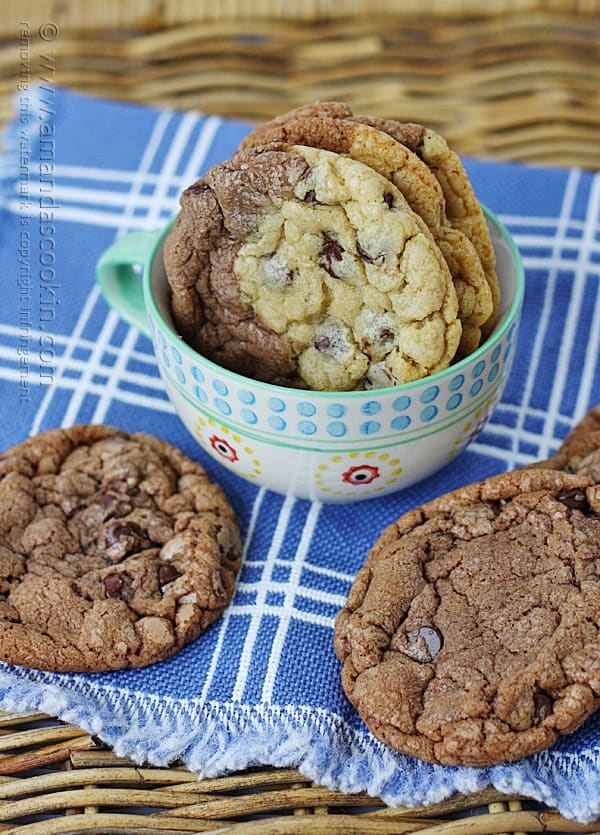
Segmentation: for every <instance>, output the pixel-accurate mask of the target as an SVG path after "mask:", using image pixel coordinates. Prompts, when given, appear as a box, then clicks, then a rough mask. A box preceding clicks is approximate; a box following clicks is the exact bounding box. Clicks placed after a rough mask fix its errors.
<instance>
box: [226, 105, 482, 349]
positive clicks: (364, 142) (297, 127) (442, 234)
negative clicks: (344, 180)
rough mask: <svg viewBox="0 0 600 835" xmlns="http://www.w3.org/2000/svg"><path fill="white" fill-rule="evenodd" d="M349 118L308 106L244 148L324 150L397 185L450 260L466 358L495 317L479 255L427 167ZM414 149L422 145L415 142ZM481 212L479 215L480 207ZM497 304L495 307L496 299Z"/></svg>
mask: <svg viewBox="0 0 600 835" xmlns="http://www.w3.org/2000/svg"><path fill="white" fill-rule="evenodd" d="M329 113H331V114H332V115H328V114H329ZM348 116H351V111H350V110H349V108H346V109H344V106H343V105H341V103H339V102H337V103H324V104H319V105H307V106H305V107H302V108H299V109H298V110H294V111H291V112H290V113H287V114H284V115H283V116H279V117H277V118H276V119H274V120H272V121H271V122H266V123H265V124H262V125H259V126H258V127H257V128H256V129H255V130H254V131H253V132H252V133H250V134H249V135H248V136H247V137H245V139H244V140H243V141H242V143H241V146H240V147H241V148H242V149H247V148H253V147H261V146H264V145H268V144H269V143H286V144H300V145H309V146H311V147H315V148H324V149H325V150H328V151H332V152H334V153H337V154H344V155H346V156H349V157H351V158H352V159H355V160H358V161H359V162H362V163H364V164H365V165H368V166H370V167H371V168H373V169H374V170H375V171H377V172H378V173H379V174H381V175H382V176H384V177H386V178H387V179H388V180H390V181H391V182H393V183H394V185H396V186H397V188H398V189H399V190H400V191H401V192H402V194H403V195H404V197H405V198H406V200H407V202H408V204H409V206H410V207H411V208H412V209H413V211H414V212H416V214H418V215H419V216H420V217H422V218H423V220H424V221H425V223H426V224H427V226H428V227H429V229H430V231H431V233H432V235H433V238H434V240H435V241H436V243H437V244H438V246H439V247H440V249H441V251H442V254H443V256H444V258H445V259H446V262H447V264H448V267H449V269H450V273H451V275H452V277H453V280H454V286H455V289H456V293H457V297H458V304H459V318H460V320H461V324H462V336H461V341H460V345H459V348H458V351H457V358H460V357H463V356H466V355H467V354H469V353H471V352H472V351H474V350H475V348H477V347H478V345H479V344H480V342H481V328H482V326H483V325H484V324H486V323H488V326H489V322H490V321H491V319H492V314H493V312H494V300H493V298H492V292H491V289H490V284H489V282H488V279H487V277H486V274H485V272H484V270H483V266H482V263H481V260H480V258H479V254H478V252H477V250H476V249H475V246H474V245H473V243H472V242H471V240H470V239H469V238H468V237H467V235H465V234H464V233H463V232H462V231H461V230H460V229H458V228H455V226H453V225H452V224H451V223H450V222H449V220H448V219H447V217H446V203H445V196H444V192H443V190H442V187H441V185H440V183H439V181H438V179H437V178H436V176H435V175H434V174H433V172H432V170H431V169H430V168H429V167H428V165H427V164H426V163H425V162H424V161H423V160H422V159H421V158H419V157H418V156H417V155H416V153H414V152H413V151H412V150H410V148H408V147H407V145H406V144H402V142H399V141H397V139H395V138H394V137H393V136H392V135H390V132H389V131H388V132H384V131H383V130H379V129H378V128H376V127H373V126H371V125H369V124H365V123H362V122H360V121H358V120H357V119H356V118H354V117H353V118H348ZM383 124H386V123H383ZM403 127H404V128H406V126H403ZM412 127H413V128H414V127H415V126H412ZM396 133H397V134H398V133H399V131H398V130H396ZM402 135H403V134H402ZM404 138H406V137H404ZM413 144H417V145H418V143H416V142H415V141H414V140H413ZM463 172H464V169H463ZM465 177H466V174H465ZM477 209H478V211H479V214H481V209H480V208H479V205H478V204H477ZM482 217H483V216H482ZM486 231H487V230H486ZM488 239H489V235H488ZM495 303H496V306H497V303H498V299H496V300H495Z"/></svg>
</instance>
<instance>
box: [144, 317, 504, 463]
mask: <svg viewBox="0 0 600 835" xmlns="http://www.w3.org/2000/svg"><path fill="white" fill-rule="evenodd" d="M513 333H514V332H509V333H507V334H504V335H503V338H502V339H501V340H500V341H499V342H498V343H497V344H492V346H491V347H490V349H489V350H488V351H481V352H479V355H478V357H477V360H476V361H475V362H470V363H469V362H465V361H463V362H462V363H461V367H460V368H457V369H455V370H453V369H452V368H450V369H449V370H448V372H443V373H442V374H441V375H439V376H437V375H436V378H435V379H431V380H422V381H417V382H416V383H414V384H407V386H406V387H405V388H404V390H395V389H393V388H388V389H383V390H377V389H371V390H369V391H364V392H348V393H346V392H340V393H338V394H337V395H334V396H332V395H326V394H325V393H322V392H310V391H306V390H301V389H289V390H288V389H284V388H280V389H276V390H275V392H274V390H273V387H268V386H263V385H262V384H258V385H257V386H256V387H253V384H252V381H249V380H244V379H243V378H238V377H237V376H236V375H231V376H226V373H223V372H222V371H221V373H219V369H217V368H216V367H215V366H212V365H211V364H207V365H206V366H204V365H202V366H200V365H199V364H198V362H193V359H192V358H191V357H190V356H189V355H188V354H187V353H186V351H185V350H183V346H181V344H180V343H179V342H175V341H173V342H171V341H170V340H168V339H165V337H164V334H162V333H161V332H160V331H159V330H158V329H156V331H155V334H154V339H155V343H156V348H157V356H158V359H159V364H160V366H161V369H162V372H163V375H165V376H166V377H168V378H169V379H170V380H172V381H173V383H174V384H175V385H176V386H177V387H178V388H179V389H180V391H181V392H186V393H187V397H188V399H189V401H190V402H191V403H192V404H196V406H197V408H201V409H202V410H203V414H204V415H205V416H206V417H207V418H209V419H210V418H212V419H213V420H214V421H215V422H216V424H217V425H219V424H222V425H223V426H225V427H227V429H228V430H229V431H231V432H234V433H235V432H237V433H239V434H240V435H242V436H243V435H244V432H247V433H249V434H248V438H250V439H255V440H257V439H260V438H261V437H263V436H264V438H265V439H270V440H271V441H274V440H275V439H277V438H281V441H280V443H282V444H285V445H288V444H291V443H297V444H298V445H299V447H302V446H305V447H306V448H309V449H310V448H319V443H322V444H324V445H326V444H328V443H329V444H332V445H333V446H332V447H331V448H332V450H337V449H340V450H351V449H352V448H353V445H354V447H355V448H357V449H368V444H369V443H371V444H374V445H375V446H374V449H378V450H380V451H382V454H384V452H383V451H384V450H385V449H386V446H385V445H386V444H388V443H392V444H393V443H395V442H396V441H397V440H400V442H401V443H410V442H412V439H417V438H427V437H433V436H434V435H435V433H437V432H438V431H440V427H441V428H442V429H443V428H444V427H449V426H452V425H458V424H459V422H460V421H464V423H465V424H466V423H468V422H469V421H470V420H473V418H474V416H475V414H476V413H477V411H478V410H479V411H480V410H481V409H482V408H487V406H486V403H487V401H486V400H485V399H484V398H485V397H486V387H487V388H490V389H492V387H493V389H494V390H495V389H496V388H497V386H498V384H499V383H500V378H501V376H502V372H503V362H504V361H505V359H506V357H507V356H509V354H510V351H511V348H512V345H511V341H510V338H511V337H512V335H513ZM491 393H493V392H491ZM332 397H335V399H332ZM490 398H491V394H490ZM489 402H491V399H490V401H489ZM477 419H478V418H477ZM249 446H250V447H252V444H251V443H250V442H249ZM323 448H325V447H323Z"/></svg>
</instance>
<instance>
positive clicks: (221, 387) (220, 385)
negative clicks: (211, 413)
mask: <svg viewBox="0 0 600 835" xmlns="http://www.w3.org/2000/svg"><path fill="white" fill-rule="evenodd" d="M212 385H213V388H214V390H215V391H216V392H217V394H220V395H222V396H223V397H226V396H227V395H228V394H229V389H228V387H227V385H226V384H225V383H224V382H223V381H222V380H213V384H212Z"/></svg>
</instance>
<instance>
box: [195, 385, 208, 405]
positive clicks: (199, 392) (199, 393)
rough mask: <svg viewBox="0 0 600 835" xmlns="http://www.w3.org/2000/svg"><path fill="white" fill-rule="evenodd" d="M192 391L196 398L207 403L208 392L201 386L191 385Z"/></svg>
mask: <svg viewBox="0 0 600 835" xmlns="http://www.w3.org/2000/svg"><path fill="white" fill-rule="evenodd" d="M192 391H193V392H194V396H195V398H196V400H198V401H199V402H200V403H208V394H207V393H206V392H205V391H204V389H203V388H202V387H201V386H193V387H192Z"/></svg>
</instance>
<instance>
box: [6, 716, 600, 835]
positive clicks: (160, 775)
mask: <svg viewBox="0 0 600 835" xmlns="http://www.w3.org/2000/svg"><path fill="white" fill-rule="evenodd" d="M0 775H1V776H0V832H11V833H13V832H14V833H19V835H57V833H83V832H96V833H101V835H117V833H127V834H128V835H142V833H144V835H146V833H147V834H148V835H150V833H157V832H164V833H170V835H180V834H181V835H183V833H190V832H222V831H227V832H230V833H239V835H251V833H252V834H253V835H254V833H255V835H284V833H293V834H294V835H296V834H297V835H302V833H307V835H321V833H322V835H349V834H350V833H361V835H371V833H373V835H375V833H380V834H381V835H384V833H385V835H395V834H396V833H408V832H421V833H422V835H486V833H508V832H516V833H519V835H520V833H526V832H544V831H547V832H599V831H600V822H598V823H595V824H589V825H583V824H575V823H573V822H572V821H568V820H566V819H565V818H563V817H561V816H560V815H559V814H558V813H557V812H554V811H552V810H548V809H544V808H542V807H541V806H539V805H538V804H534V803H532V802H531V801H526V800H524V799H523V798H519V797H517V796H512V797H509V796H507V795H502V794H499V793H498V792H497V791H495V790H493V789H489V790H486V791H483V792H479V793H477V794H472V795H469V796H465V795H457V796H456V797H454V798H452V799H451V800H448V801H446V802H443V803H438V804H435V805H432V806H428V807H412V808H404V807H403V808H397V809H391V808H386V807H384V806H383V804H382V803H381V801H379V800H376V799H373V798H369V797H366V796H365V795H343V794H340V793H339V792H334V791H329V790H328V789H324V788H320V787H319V786H315V785H313V784H312V783H311V782H310V780H307V779H306V777H303V776H302V775H301V774H300V773H299V772H297V771H293V770H291V769H265V770H260V771H257V770H252V771H246V772H244V773H242V774H235V775H232V776H230V777H220V778H217V779H207V780H200V781H199V780H198V779H197V777H196V776H195V775H194V774H192V773H190V772H189V771H188V770H187V769H186V768H185V767H183V766H180V765H177V764H175V765H173V766H171V768H155V767H151V766H143V767H140V766H136V765H134V764H133V763H132V762H130V761H129V760H126V759H124V758H121V757H117V756H115V755H114V754H112V753H111V752H110V751H107V750H106V749H104V748H103V747H102V745H101V744H100V743H98V741H97V740H95V739H94V738H93V737H91V736H90V735H89V734H85V733H83V731H81V730H79V729H77V728H75V727H73V726H70V725H64V724H62V723H60V722H58V721H56V720H53V719H51V718H49V717H47V716H44V715H42V714H22V715H16V714H10V713H0ZM475 813H477V814H475Z"/></svg>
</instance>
